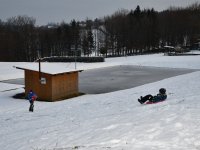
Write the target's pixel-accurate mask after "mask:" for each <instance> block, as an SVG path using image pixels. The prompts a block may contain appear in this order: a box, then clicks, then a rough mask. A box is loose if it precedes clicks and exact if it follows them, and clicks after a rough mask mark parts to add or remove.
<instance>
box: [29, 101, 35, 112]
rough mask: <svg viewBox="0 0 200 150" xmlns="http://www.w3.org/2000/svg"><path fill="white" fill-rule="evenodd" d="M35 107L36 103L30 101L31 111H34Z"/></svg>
mask: <svg viewBox="0 0 200 150" xmlns="http://www.w3.org/2000/svg"><path fill="white" fill-rule="evenodd" d="M33 108H34V103H33V102H31V103H30V107H29V111H32V112H33Z"/></svg>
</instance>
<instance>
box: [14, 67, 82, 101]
mask: <svg viewBox="0 0 200 150" xmlns="http://www.w3.org/2000/svg"><path fill="white" fill-rule="evenodd" d="M35 66H38V64H34V67H30V66H28V67H27V66H26V67H16V68H17V69H22V70H24V77H25V94H26V95H27V94H28V92H29V91H30V90H33V91H34V92H35V93H36V94H37V96H38V100H41V101H49V102H52V101H58V100H63V99H67V98H71V97H74V96H77V95H79V72H80V71H82V70H67V69H66V68H62V69H61V68H60V67H59V66H55V65H53V66H52V65H50V64H48V63H47V64H43V65H42V67H41V70H39V69H38V67H35ZM58 70H59V71H58Z"/></svg>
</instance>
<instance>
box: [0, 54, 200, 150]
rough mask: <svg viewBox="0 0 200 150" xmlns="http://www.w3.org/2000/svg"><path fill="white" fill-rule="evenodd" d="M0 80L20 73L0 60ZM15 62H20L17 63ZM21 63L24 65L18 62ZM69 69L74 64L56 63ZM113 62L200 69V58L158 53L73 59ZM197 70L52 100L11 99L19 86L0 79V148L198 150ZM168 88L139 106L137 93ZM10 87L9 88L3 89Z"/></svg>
mask: <svg viewBox="0 0 200 150" xmlns="http://www.w3.org/2000/svg"><path fill="white" fill-rule="evenodd" d="M0 64H1V66H2V67H1V69H0V70H1V72H2V74H1V75H0V79H1V80H5V79H10V78H12V77H15V78H16V77H23V72H22V71H20V70H16V69H14V68H12V66H13V65H16V63H0ZM18 64H19V65H20V63H18ZM21 64H26V63H21ZM57 64H58V65H61V66H66V67H69V68H70V67H71V68H73V67H74V64H73V63H57ZM115 65H138V66H156V67H169V68H190V69H200V56H173V57H172V56H164V55H163V54H155V55H143V56H131V57H123V58H108V59H106V62H104V63H95V64H88V63H87V64H84V63H78V64H77V68H78V69H84V70H85V69H92V68H97V67H106V66H115ZM199 79H200V71H196V72H193V73H189V74H184V75H180V76H176V77H171V78H168V79H164V80H161V81H157V82H154V83H150V84H145V85H142V86H138V87H136V88H131V89H126V90H121V91H117V92H112V93H106V94H98V95H83V96H80V97H76V98H72V99H70V100H65V101H59V102H54V103H48V102H36V103H35V112H34V113H30V112H28V107H29V103H28V101H25V100H17V99H13V98H12V96H13V95H14V94H16V93H20V92H23V88H22V86H21V85H10V84H5V83H1V82H0V87H1V90H0V120H1V121H0V149H1V150H29V149H30V150H31V149H33V150H72V149H81V150H104V149H105V150H122V149H123V150H198V149H200V128H199V127H200V115H199V114H200V100H199V97H200V92H199V91H200V80H199ZM160 87H165V88H166V89H167V94H168V99H167V101H165V102H162V103H158V104H154V105H141V104H139V103H138V102H137V98H138V97H139V96H141V95H146V94H149V93H151V94H156V93H157V92H158V89H159V88H160ZM7 90H10V91H7Z"/></svg>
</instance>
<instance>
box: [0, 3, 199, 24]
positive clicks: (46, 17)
mask: <svg viewBox="0 0 200 150" xmlns="http://www.w3.org/2000/svg"><path fill="white" fill-rule="evenodd" d="M195 2H200V0H0V19H1V20H3V21H6V19H7V18H9V17H13V16H18V15H27V16H29V17H34V18H36V24H37V25H46V24H47V23H49V22H59V23H60V22H61V21H65V22H70V21H71V20H72V19H75V20H79V21H81V20H85V19H86V18H89V19H95V18H99V17H103V16H105V15H110V14H113V13H114V12H115V11H117V10H119V9H122V8H123V9H128V10H131V9H133V10H134V9H135V8H136V6H137V5H139V6H140V7H141V9H144V8H154V9H155V10H157V11H161V10H164V9H167V8H169V7H170V6H180V7H184V6H188V5H190V4H193V3H195Z"/></svg>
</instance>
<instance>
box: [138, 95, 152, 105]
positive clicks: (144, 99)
mask: <svg viewBox="0 0 200 150" xmlns="http://www.w3.org/2000/svg"><path fill="white" fill-rule="evenodd" d="M152 99H153V96H152V95H151V94H149V95H146V96H144V97H141V102H142V103H145V102H146V101H150V102H152Z"/></svg>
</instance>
